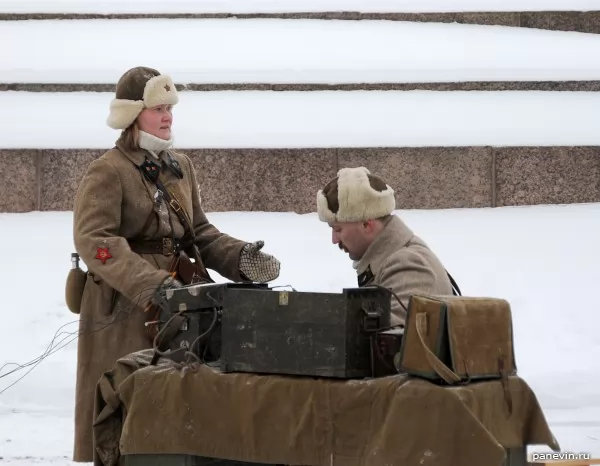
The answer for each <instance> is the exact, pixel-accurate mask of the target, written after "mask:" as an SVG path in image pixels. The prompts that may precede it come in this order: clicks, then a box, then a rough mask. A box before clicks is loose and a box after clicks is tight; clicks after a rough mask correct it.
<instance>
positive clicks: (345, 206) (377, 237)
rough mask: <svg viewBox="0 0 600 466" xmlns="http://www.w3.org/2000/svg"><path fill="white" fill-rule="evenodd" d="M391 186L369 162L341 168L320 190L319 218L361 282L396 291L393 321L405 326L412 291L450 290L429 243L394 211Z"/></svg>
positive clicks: (438, 293) (451, 289)
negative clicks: (369, 167)
mask: <svg viewBox="0 0 600 466" xmlns="http://www.w3.org/2000/svg"><path fill="white" fill-rule="evenodd" d="M395 207H396V201H395V197H394V191H393V189H392V188H391V187H390V186H388V185H387V184H386V183H385V182H384V181H383V179H381V178H380V177H379V176H376V175H373V174H371V173H370V172H369V170H368V169H366V168H365V167H356V168H342V169H341V170H340V171H339V172H338V174H337V177H336V178H334V179H332V180H331V181H330V182H329V183H327V185H326V186H325V187H324V188H323V189H321V190H319V191H318V193H317V213H318V217H319V220H321V221H322V222H327V223H328V224H329V226H330V227H331V230H332V233H331V234H332V241H333V243H334V244H337V245H338V246H339V248H340V249H342V250H343V251H345V252H346V253H347V254H348V255H349V257H350V259H352V260H353V266H354V268H355V269H356V273H357V275H358V285H359V286H361V287H362V286H367V285H380V286H383V287H385V288H388V289H390V290H391V291H392V292H394V293H395V294H396V295H397V296H398V298H399V299H400V301H402V305H401V304H400V303H399V302H398V300H397V299H396V298H395V297H394V296H392V297H391V298H390V299H391V300H392V301H391V311H392V315H391V324H392V326H403V325H404V322H405V319H406V310H405V307H408V300H409V297H410V295H411V294H434V295H451V294H453V286H452V283H451V281H450V277H449V275H448V273H447V272H446V269H445V268H444V266H443V265H442V263H441V262H440V259H439V258H438V257H437V256H436V254H435V253H434V252H433V251H432V250H431V249H430V248H429V247H428V246H427V244H426V243H425V242H424V241H423V240H422V239H421V238H419V237H418V236H416V235H415V234H414V233H413V231H412V230H411V229H410V228H409V227H408V226H407V225H406V224H405V223H404V222H403V221H402V220H401V219H400V217H398V216H397V215H395V214H394V213H393V211H394V209H395Z"/></svg>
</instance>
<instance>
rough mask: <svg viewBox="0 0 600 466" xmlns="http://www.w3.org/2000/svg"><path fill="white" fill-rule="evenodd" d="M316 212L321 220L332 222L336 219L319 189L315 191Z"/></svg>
mask: <svg viewBox="0 0 600 466" xmlns="http://www.w3.org/2000/svg"><path fill="white" fill-rule="evenodd" d="M317 214H318V216H319V220H320V221H321V222H327V223H334V222H335V221H336V215H335V214H334V213H333V212H332V211H331V209H330V208H329V203H328V202H327V197H325V194H323V190H319V192H318V193H317Z"/></svg>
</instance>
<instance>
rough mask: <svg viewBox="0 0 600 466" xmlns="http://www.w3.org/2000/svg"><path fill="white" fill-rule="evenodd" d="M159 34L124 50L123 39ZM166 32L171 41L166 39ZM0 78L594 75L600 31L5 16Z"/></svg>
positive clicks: (311, 79) (351, 79)
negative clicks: (149, 70) (139, 70)
mask: <svg viewBox="0 0 600 466" xmlns="http://www.w3.org/2000/svg"><path fill="white" fill-rule="evenodd" d="M156 34H159V37H158V38H157V39H156V40H152V43H151V45H150V44H149V45H148V46H144V47H136V52H135V53H122V50H123V47H127V46H126V45H125V44H135V43H138V42H139V41H140V40H141V39H140V38H144V37H146V38H148V37H156ZM161 34H164V39H162V38H161V37H162V36H161ZM0 43H3V44H14V45H13V46H11V47H0V82H2V83H15V82H32V83H39V82H46V83H60V82H66V83H115V82H116V81H117V79H118V78H119V76H120V75H121V74H122V73H123V72H124V71H125V70H126V69H128V68H129V67H133V66H138V65H141V64H143V65H147V66H152V67H156V68H158V69H159V70H161V71H162V72H165V73H170V74H171V75H172V76H173V77H174V79H175V81H176V82H179V83H247V82H263V83H369V82H370V83H373V82H440V81H442V82H453V81H523V80H524V81H532V80H553V81H563V80H593V79H599V78H600V61H599V60H597V59H596V57H598V56H600V35H595V34H580V33H573V32H559V31H543V30H534V29H521V28H504V27H494V26H479V25H461V24H436V23H409V22H390V21H319V20H280V19H252V20H239V19H220V20H219V19H211V20H193V19H144V20H108V21H107V20H62V21H61V20H49V21H7V22H4V23H2V28H0Z"/></svg>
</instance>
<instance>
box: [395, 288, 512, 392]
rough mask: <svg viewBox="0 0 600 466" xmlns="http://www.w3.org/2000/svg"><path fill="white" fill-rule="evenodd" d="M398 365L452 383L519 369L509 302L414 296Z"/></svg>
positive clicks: (470, 298) (495, 376) (475, 298)
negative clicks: (515, 353)
mask: <svg viewBox="0 0 600 466" xmlns="http://www.w3.org/2000/svg"><path fill="white" fill-rule="evenodd" d="M397 369H398V371H399V372H401V373H406V374H410V375H414V376H418V377H423V378H426V379H429V380H432V381H440V382H446V383H447V384H451V385H452V384H460V383H465V382H469V381H471V380H478V379H500V378H505V377H507V376H509V375H514V374H516V371H517V368H516V362H515V356H514V339H513V328H512V315H511V309H510V305H509V303H508V302H507V301H506V300H503V299H497V298H479V297H464V296H425V295H413V296H411V297H410V299H409V303H408V312H407V317H406V325H405V329H404V337H403V339H402V346H401V349H400V355H399V358H398V367H397Z"/></svg>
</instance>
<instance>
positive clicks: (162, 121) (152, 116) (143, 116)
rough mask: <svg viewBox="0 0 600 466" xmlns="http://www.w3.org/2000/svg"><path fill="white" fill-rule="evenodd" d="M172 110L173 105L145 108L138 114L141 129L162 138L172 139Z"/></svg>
mask: <svg viewBox="0 0 600 466" xmlns="http://www.w3.org/2000/svg"><path fill="white" fill-rule="evenodd" d="M172 110H173V106H172V105H157V106H156V107H152V108H145V109H144V110H142V113H140V115H139V116H138V125H139V127H140V130H142V131H144V132H146V133H149V134H151V135H153V136H156V137H157V138H160V139H165V140H166V139H170V138H171V124H172V123H173V113H172Z"/></svg>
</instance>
